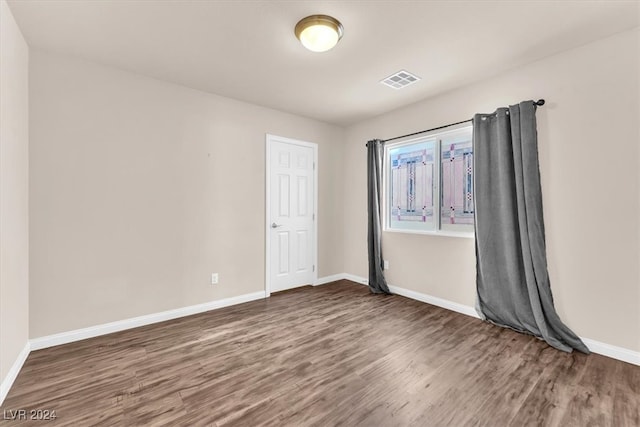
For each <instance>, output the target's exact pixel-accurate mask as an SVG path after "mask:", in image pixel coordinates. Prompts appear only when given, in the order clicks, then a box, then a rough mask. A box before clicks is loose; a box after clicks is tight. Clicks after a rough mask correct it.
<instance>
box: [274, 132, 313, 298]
mask: <svg viewBox="0 0 640 427" xmlns="http://www.w3.org/2000/svg"><path fill="white" fill-rule="evenodd" d="M267 147H268V148H267V154H268V156H267V162H268V168H267V170H268V172H267V173H268V175H269V176H268V186H269V187H268V189H267V197H268V211H267V239H268V245H267V257H268V259H267V263H268V266H269V268H268V269H267V271H268V273H267V274H268V276H269V277H267V292H277V291H281V290H284V289H290V288H294V287H297V286H303V285H309V284H312V283H313V281H314V279H315V256H316V233H315V224H314V223H315V204H316V197H315V191H316V190H315V188H316V186H315V184H316V183H315V156H316V151H317V149H316V147H315V144H310V143H304V142H301V141H295V140H290V139H287V138H281V137H275V136H272V135H268V136H267Z"/></svg>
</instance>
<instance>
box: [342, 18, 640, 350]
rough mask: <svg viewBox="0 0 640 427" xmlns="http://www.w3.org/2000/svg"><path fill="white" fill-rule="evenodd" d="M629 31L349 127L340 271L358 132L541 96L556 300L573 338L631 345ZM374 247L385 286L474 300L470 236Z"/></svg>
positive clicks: (634, 160)
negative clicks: (382, 262)
mask: <svg viewBox="0 0 640 427" xmlns="http://www.w3.org/2000/svg"><path fill="white" fill-rule="evenodd" d="M639 39H640V34H639V31H638V29H636V30H633V31H629V32H625V33H621V34H618V35H615V36H612V37H609V38H606V39H603V40H600V41H597V42H595V43H591V44H588V45H585V46H582V47H579V48H577V49H574V50H570V51H567V52H564V53H561V54H558V55H555V56H552V57H549V58H547V59H544V60H541V61H538V62H535V63H533V64H530V65H528V66H526V67H523V68H519V69H515V70H512V71H510V72H508V73H505V74H503V75H500V76H498V77H495V78H492V79H489V80H485V81H483V82H480V83H477V84H474V85H471V86H467V87H464V88H460V89H458V90H455V91H452V92H449V93H446V94H443V95H441V96H438V97H435V98H431V99H428V100H425V101H422V102H420V103H417V104H414V105H411V106H408V107H406V108H403V109H400V110H396V111H394V112H391V113H388V114H385V115H383V116H380V117H378V118H375V119H372V120H368V121H365V122H362V123H358V124H356V125H354V126H351V127H349V128H348V129H347V146H346V150H347V152H346V155H345V162H346V164H348V165H349V167H348V168H347V169H346V172H345V182H347V183H349V185H348V186H347V187H346V190H345V193H344V206H345V214H346V217H345V222H344V226H345V229H344V230H345V232H344V251H345V269H346V271H347V272H348V273H351V274H356V275H359V276H365V277H366V276H367V258H366V253H367V252H366V242H367V238H366V191H365V189H366V181H365V178H366V173H365V171H366V163H365V147H364V144H365V142H366V141H367V140H368V139H372V138H383V139H384V138H389V137H394V136H397V135H402V134H406V133H410V132H415V131H419V130H422V129H427V128H431V127H435V126H440V125H443V124H446V123H452V122H457V121H460V120H464V119H467V118H470V117H472V116H473V114H474V113H477V112H484V113H490V112H492V111H494V110H495V109H496V108H497V107H500V106H506V105H509V104H514V103H517V102H519V101H521V100H526V99H538V98H545V99H546V100H547V104H546V105H545V106H544V107H542V108H540V109H539V110H538V113H537V116H538V131H539V154H540V162H541V165H540V169H541V171H540V172H541V178H542V187H543V201H544V215H545V222H546V232H547V255H548V262H549V270H550V276H551V284H552V290H553V294H554V297H555V303H556V308H557V309H558V312H559V314H560V316H561V317H562V318H563V319H564V321H565V322H566V323H567V324H568V325H569V326H570V327H572V328H573V329H574V331H575V332H576V333H578V334H579V335H580V336H583V337H587V338H591V339H594V340H598V341H601V342H605V343H608V344H612V345H616V346H620V347H624V348H627V349H631V350H634V351H640V310H638V307H639V306H640V273H639V264H640V263H639V262H638V261H639V254H640V246H639V241H640V234H639V231H640V230H639V224H638V209H639V208H640V205H639V199H640V191H639V190H640V185H639V174H638V170H639V169H640V156H639V154H640V153H639V146H640V132H639V128H638V120H639V117H640V109H639V100H640V96H639V94H640V87H639V84H638V80H639V78H640V70H639V66H638V61H639ZM427 78H428V77H427ZM407 90H410V89H407ZM383 252H384V255H385V258H387V259H389V261H390V269H389V270H388V272H387V278H388V280H389V282H390V283H391V284H393V285H395V286H400V287H404V288H407V289H410V290H414V291H417V292H422V293H425V294H429V295H432V296H436V297H440V298H445V299H448V300H451V301H454V302H457V303H461V304H465V305H469V306H473V305H474V302H475V253H474V241H473V240H471V239H462V238H451V237H438V236H424V235H410V234H398V233H384V235H383Z"/></svg>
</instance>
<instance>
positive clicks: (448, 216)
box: [440, 132, 473, 231]
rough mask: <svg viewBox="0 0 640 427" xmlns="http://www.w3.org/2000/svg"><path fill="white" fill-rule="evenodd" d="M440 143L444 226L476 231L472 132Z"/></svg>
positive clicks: (442, 226) (450, 228) (454, 136)
mask: <svg viewBox="0 0 640 427" xmlns="http://www.w3.org/2000/svg"><path fill="white" fill-rule="evenodd" d="M441 144H442V146H441V156H440V158H441V179H442V184H441V189H442V190H441V204H440V217H441V218H440V220H441V229H443V230H460V231H463V230H473V147H472V145H471V135H470V134H469V133H468V132H465V133H464V134H457V135H451V136H448V137H447V138H446V139H443V140H442V143H441Z"/></svg>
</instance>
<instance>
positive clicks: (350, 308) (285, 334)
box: [0, 281, 640, 427]
mask: <svg viewBox="0 0 640 427" xmlns="http://www.w3.org/2000/svg"><path fill="white" fill-rule="evenodd" d="M18 409H26V410H27V411H28V410H30V409H40V410H55V411H56V416H57V418H56V420H55V421H48V422H47V421H16V420H2V421H0V425H3V426H4V425H27V424H29V425H39V426H42V425H70V426H85V425H131V426H134V425H154V426H155V425H171V426H173V425H185V426H199V425H213V426H257V425H274V426H311V425H313V426H334V425H342V426H356V425H359V426H367V427H370V426H467V425H470V426H471V425H473V426H475V425H479V426H529V425H532V426H537V425H541V426H581V427H582V426H640V367H638V366H634V365H630V364H627V363H623V362H619V361H616V360H613V359H609V358H606V357H603V356H599V355H591V356H585V355H583V354H580V353H573V354H566V353H562V352H560V351H557V350H554V349H553V348H550V347H549V346H547V345H546V344H545V343H544V342H541V341H539V340H537V339H535V338H533V337H530V336H526V335H521V334H518V333H515V332H513V331H510V330H507V329H503V328H499V327H496V326H493V325H490V324H487V323H483V322H482V321H480V320H478V319H474V318H471V317H468V316H464V315H461V314H457V313H453V312H451V311H447V310H444V309H441V308H438V307H434V306H431V305H428V304H424V303H421V302H417V301H413V300H410V299H406V298H403V297H399V296H380V295H371V294H369V292H368V290H367V288H366V287H364V286H361V285H356V284H353V283H350V282H346V281H342V282H336V283H333V284H328V285H324V286H320V287H315V288H312V287H304V288H299V289H296V290H292V291H286V292H282V293H278V294H274V295H272V297H271V298H270V299H267V300H261V301H254V302H250V303H246V304H242V305H237V306H234V307H229V308H225V309H221V310H216V311H211V312H208V313H203V314H199V315H195V316H190V317H187V318H182V319H178V320H172V321H169V322H164V323H159V324H155V325H150V326H146V327H142V328H137V329H133V330H128V331H124V332H119V333H115V334H111V335H106V336H102V337H98V338H93V339H89V340H85V341H81V342H77V343H72V344H67V345H63V346H59V347H53V348H49V349H45V350H39V351H35V352H33V353H31V355H30V356H29V358H28V359H27V362H26V363H25V365H24V368H23V369H22V372H21V373H20V375H19V376H18V378H17V379H16V382H15V384H14V386H13V388H12V389H11V391H10V393H9V396H8V397H7V399H6V401H5V403H4V404H3V406H2V408H1V412H0V413H4V417H3V418H7V416H8V415H7V414H11V413H10V412H8V411H9V410H11V411H16V410H18Z"/></svg>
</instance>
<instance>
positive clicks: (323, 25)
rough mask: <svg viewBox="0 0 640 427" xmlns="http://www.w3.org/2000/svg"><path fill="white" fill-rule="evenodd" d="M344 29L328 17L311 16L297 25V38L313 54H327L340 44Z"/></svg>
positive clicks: (338, 22)
mask: <svg viewBox="0 0 640 427" xmlns="http://www.w3.org/2000/svg"><path fill="white" fill-rule="evenodd" d="M343 32H344V28H343V27H342V24H341V23H340V21H338V20H337V19H335V18H333V17H331V16H327V15H311V16H307V17H306V18H303V19H301V20H300V22H298V23H297V24H296V28H295V33H296V37H297V38H298V40H300V42H301V43H302V45H303V46H304V47H306V48H307V49H309V50H311V51H313V52H326V51H327V50H329V49H331V48H332V47H334V46H335V45H336V44H338V41H339V40H340V39H341V38H342V33H343Z"/></svg>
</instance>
